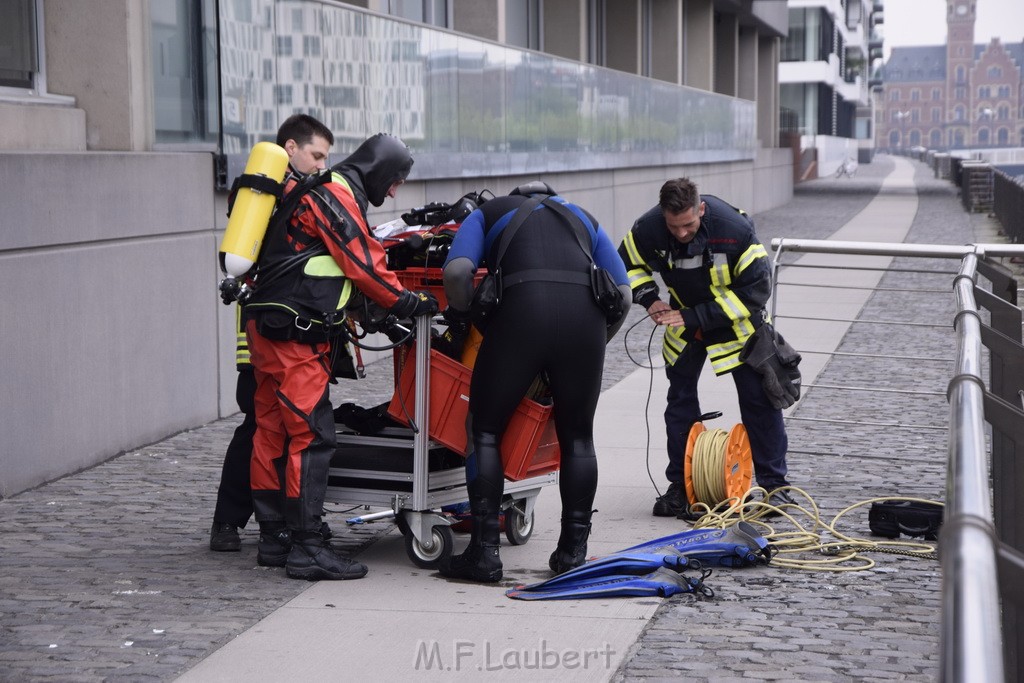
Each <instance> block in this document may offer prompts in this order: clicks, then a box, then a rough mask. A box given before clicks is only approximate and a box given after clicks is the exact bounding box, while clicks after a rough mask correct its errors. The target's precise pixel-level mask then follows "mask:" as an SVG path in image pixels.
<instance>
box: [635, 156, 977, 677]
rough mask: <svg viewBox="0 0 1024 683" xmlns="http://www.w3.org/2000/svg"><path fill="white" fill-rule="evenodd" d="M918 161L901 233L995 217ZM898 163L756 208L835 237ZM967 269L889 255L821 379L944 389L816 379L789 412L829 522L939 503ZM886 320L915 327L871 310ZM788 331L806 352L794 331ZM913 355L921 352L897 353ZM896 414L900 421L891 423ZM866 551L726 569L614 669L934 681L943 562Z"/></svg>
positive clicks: (941, 238) (938, 238)
mask: <svg viewBox="0 0 1024 683" xmlns="http://www.w3.org/2000/svg"><path fill="white" fill-rule="evenodd" d="M914 163H915V164H916V177H915V183H916V184H917V187H918V193H919V197H920V203H919V208H918V212H917V215H916V217H915V219H914V222H913V225H912V227H911V230H910V232H909V234H908V236H907V239H906V241H907V242H908V243H933V244H964V243H969V242H972V241H976V238H975V236H974V232H975V228H976V227H985V226H983V224H984V222H985V221H989V220H991V219H988V218H985V217H983V216H977V215H970V214H967V213H965V212H964V211H963V208H962V207H961V205H960V203H959V201H958V198H957V194H956V188H955V187H954V186H953V185H952V184H951V183H949V182H948V181H944V180H935V179H934V177H933V174H932V171H931V169H930V168H928V167H927V166H925V165H924V164H918V163H917V162H914ZM891 164H892V161H891V160H890V159H887V158H886V157H879V158H878V159H877V160H876V162H875V163H872V164H870V165H861V166H860V168H859V172H858V175H857V177H856V178H854V179H852V180H850V182H846V179H842V180H831V179H829V180H818V181H814V182H810V183H805V184H801V185H800V186H798V188H797V191H796V194H795V196H794V199H793V201H792V202H790V203H789V204H787V205H786V206H784V207H781V208H779V209H775V210H773V211H769V212H766V213H764V214H761V215H759V216H757V217H756V218H757V225H758V232H759V235H760V236H761V238H762V241H763V242H765V243H766V244H767V243H769V242H770V240H771V239H772V238H773V237H783V236H785V237H804V238H808V239H817V238H825V237H827V236H828V235H829V234H831V233H832V232H834V231H835V230H836V229H838V228H840V227H842V225H843V224H844V223H846V222H847V221H848V220H849V219H850V218H852V217H853V216H854V215H855V214H856V213H857V212H858V211H859V210H860V209H861V208H863V207H864V205H865V204H866V202H867V201H868V200H870V199H871V195H872V194H873V193H875V192H877V191H878V189H879V181H880V180H881V178H882V177H883V176H884V175H885V174H886V173H888V171H889V169H891ZM840 190H841V191H840ZM977 241H986V240H982V239H979V240H977ZM987 241H992V240H991V239H989V240H987ZM958 266H959V261H951V260H948V259H946V260H936V259H920V258H915V259H911V258H897V259H895V260H894V261H893V263H892V265H891V267H890V269H889V272H888V273H887V274H886V275H885V276H884V277H883V278H882V280H881V282H880V283H879V286H878V287H877V288H876V290H875V292H874V294H872V296H871V298H870V299H869V301H868V303H867V304H866V305H865V307H864V308H863V310H862V311H861V314H860V316H859V317H858V320H859V321H862V322H859V323H857V324H854V325H852V326H851V328H850V331H849V332H848V333H847V335H846V336H845V338H844V339H843V341H842V344H841V345H840V347H839V349H838V351H839V353H838V354H835V355H834V356H833V357H832V358H831V359H830V361H829V362H828V364H827V365H826V367H825V369H824V370H823V372H822V373H821V375H820V376H819V377H818V378H817V380H816V381H815V385H822V386H824V385H830V386H842V387H880V388H903V389H913V390H915V391H921V392H934V393H935V395H934V396H920V395H910V394H880V393H872V392H853V391H837V390H834V389H828V388H810V389H809V390H808V391H806V393H805V395H804V398H803V399H802V400H801V401H800V403H799V404H798V406H797V408H796V409H795V410H794V411H793V413H792V415H790V416H789V418H788V419H787V430H788V433H789V438H790V448H789V458H788V460H789V465H790V481H791V483H793V484H794V485H796V486H799V487H801V488H803V489H805V490H806V491H807V492H808V494H810V495H811V496H812V497H813V498H814V500H815V502H816V503H817V505H818V506H819V507H820V508H821V518H822V519H823V520H824V521H831V520H832V519H833V518H834V517H835V516H836V515H837V514H838V513H839V512H840V511H842V510H843V509H844V508H846V507H847V506H850V505H853V504H855V503H857V502H861V501H865V500H868V499H871V498H875V497H885V496H908V497H919V498H926V499H930V500H937V501H942V500H943V499H944V482H945V464H946V439H947V432H946V430H945V426H946V424H947V423H948V412H949V408H948V404H947V403H946V399H945V390H946V386H947V383H948V381H949V379H950V377H951V376H952V374H953V368H954V363H953V359H954V355H955V340H954V337H953V334H952V321H953V313H954V310H955V302H954V299H953V295H952V274H953V273H955V271H956V269H957V267H958ZM919 271H938V272H940V273H942V274H939V275H936V274H935V273H934V272H919ZM783 314H784V311H781V310H780V311H779V315H780V318H781V316H782V315H783ZM892 320H903V321H906V324H904V325H899V326H892V325H882V324H873V323H870V322H866V321H892ZM784 324H785V323H784V322H781V323H780V328H781V329H785V328H784ZM789 341H790V342H791V343H793V344H794V345H795V346H796V347H797V348H798V349H799V340H795V339H790V340H789ZM843 353H853V354H873V357H870V358H864V357H860V356H844V355H842V354H843ZM907 356H911V357H915V358H916V360H912V361H908V360H903V359H900V358H899V357H907ZM817 420H833V421H843V422H842V423H836V422H820V421H817ZM894 423H898V424H900V425H905V427H898V428H896V427H886V426H883V425H891V424H894ZM867 512H868V508H867V507H866V506H865V507H861V508H858V509H857V510H855V511H852V512H850V513H849V515H847V516H844V517H843V518H842V520H841V521H840V522H839V523H838V528H839V530H840V531H841V532H842V533H845V534H847V535H850V536H853V537H858V538H868V539H870V538H871V537H870V536H869V529H868V521H867ZM791 530H793V527H792V525H786V524H783V523H781V522H780V523H778V524H776V531H780V532H786V531H791ZM903 540H908V539H906V538H904V539H903ZM865 556H866V557H869V558H871V559H872V560H874V561H875V562H876V565H875V567H874V568H872V569H870V570H866V571H850V572H843V573H835V572H823V571H806V570H792V569H781V568H771V567H768V568H758V569H755V570H751V571H747V570H738V571H731V572H730V571H729V570H723V571H719V572H717V573H716V574H714V575H713V576H712V577H711V578H709V579H708V581H709V583H712V584H713V587H714V589H715V590H716V592H717V596H716V597H715V598H714V599H712V600H707V599H702V598H696V597H694V596H692V595H684V596H676V597H674V598H671V599H669V600H666V601H665V603H664V604H663V605H662V606H661V607H660V608H659V610H658V612H657V613H656V615H655V617H654V618H653V619H652V620H651V621H650V623H649V624H648V626H647V628H646V630H645V631H644V633H643V635H642V636H641V638H640V639H639V640H638V641H637V643H636V645H635V646H634V648H633V651H632V653H631V656H630V657H629V658H628V660H627V661H626V662H625V664H624V665H623V666H622V667H621V668H620V670H619V672H618V673H617V676H616V679H617V680H629V681H648V680H650V681H653V680H669V679H671V680H679V679H684V680H687V681H694V682H698V681H740V680H808V681H879V680H892V679H901V680H919V681H932V680H936V679H937V678H938V671H939V656H938V648H939V620H940V609H941V607H940V605H941V601H940V570H939V564H938V562H937V561H935V560H930V559H918V558H913V557H905V556H897V555H888V554H885V555H883V554H880V553H865Z"/></svg>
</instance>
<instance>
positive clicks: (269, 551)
mask: <svg viewBox="0 0 1024 683" xmlns="http://www.w3.org/2000/svg"><path fill="white" fill-rule="evenodd" d="M291 549H292V532H291V531H289V530H288V527H286V526H284V523H283V522H277V523H275V522H260V541H259V544H258V545H257V546H256V564H258V565H260V566H261V567H283V566H284V565H285V562H286V561H287V560H288V553H289V552H290V551H291Z"/></svg>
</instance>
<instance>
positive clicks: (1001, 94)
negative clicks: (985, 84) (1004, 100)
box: [999, 85, 1010, 97]
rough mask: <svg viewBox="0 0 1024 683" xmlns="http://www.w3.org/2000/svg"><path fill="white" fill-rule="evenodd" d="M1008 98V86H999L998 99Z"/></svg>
mask: <svg viewBox="0 0 1024 683" xmlns="http://www.w3.org/2000/svg"><path fill="white" fill-rule="evenodd" d="M1009 96H1010V86H1008V85H1001V86H999V97H1009Z"/></svg>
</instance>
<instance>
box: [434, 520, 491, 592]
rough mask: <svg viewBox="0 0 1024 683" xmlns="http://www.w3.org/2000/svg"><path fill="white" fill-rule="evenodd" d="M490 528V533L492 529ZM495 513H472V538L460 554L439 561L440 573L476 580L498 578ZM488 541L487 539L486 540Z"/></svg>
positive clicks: (451, 576) (450, 576) (478, 581)
mask: <svg viewBox="0 0 1024 683" xmlns="http://www.w3.org/2000/svg"><path fill="white" fill-rule="evenodd" d="M492 527H493V532H492ZM498 531H499V523H498V513H497V512H496V511H495V512H489V513H485V514H482V515H478V514H474V515H473V537H472V539H471V540H470V542H469V547H467V548H466V550H465V552H463V553H462V554H461V555H455V556H454V557H452V558H450V559H448V561H442V562H441V564H440V565H439V566H438V571H440V572H441V576H445V577H447V578H449V579H464V580H466V581H476V582H477V583H494V582H495V581H501V576H502V571H501V570H502V566H501V555H500V553H499V551H498V548H499V546H498ZM488 541H489V542H488Z"/></svg>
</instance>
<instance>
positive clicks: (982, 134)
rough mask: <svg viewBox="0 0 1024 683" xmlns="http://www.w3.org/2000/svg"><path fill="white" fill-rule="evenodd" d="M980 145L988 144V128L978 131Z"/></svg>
mask: <svg viewBox="0 0 1024 683" xmlns="http://www.w3.org/2000/svg"><path fill="white" fill-rule="evenodd" d="M978 144H979V145H987V144H988V128H982V129H981V130H979V131H978Z"/></svg>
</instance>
